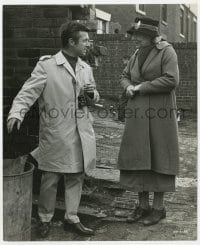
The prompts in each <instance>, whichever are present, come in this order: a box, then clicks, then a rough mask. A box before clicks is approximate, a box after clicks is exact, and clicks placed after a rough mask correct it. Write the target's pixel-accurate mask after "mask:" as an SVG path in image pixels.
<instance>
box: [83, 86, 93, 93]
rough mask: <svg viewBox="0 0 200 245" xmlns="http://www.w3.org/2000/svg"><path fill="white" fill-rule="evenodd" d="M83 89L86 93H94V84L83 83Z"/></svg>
mask: <svg viewBox="0 0 200 245" xmlns="http://www.w3.org/2000/svg"><path fill="white" fill-rule="evenodd" d="M83 89H84V91H85V92H86V93H94V89H95V86H94V85H93V84H85V85H84V87H83Z"/></svg>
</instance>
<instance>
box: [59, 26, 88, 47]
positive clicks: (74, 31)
mask: <svg viewBox="0 0 200 245" xmlns="http://www.w3.org/2000/svg"><path fill="white" fill-rule="evenodd" d="M79 31H85V32H89V31H90V29H89V28H87V27H86V26H85V25H83V24H81V23H78V22H75V21H71V22H68V23H64V24H62V26H61V27H60V36H61V42H62V46H63V47H66V46H67V45H68V42H69V38H72V39H73V40H74V42H75V43H77V42H78V40H79Z"/></svg>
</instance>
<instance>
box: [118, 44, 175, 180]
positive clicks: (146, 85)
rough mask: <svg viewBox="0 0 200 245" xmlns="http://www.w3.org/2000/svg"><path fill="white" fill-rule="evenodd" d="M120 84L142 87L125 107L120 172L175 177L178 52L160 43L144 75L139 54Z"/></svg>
mask: <svg viewBox="0 0 200 245" xmlns="http://www.w3.org/2000/svg"><path fill="white" fill-rule="evenodd" d="M120 83H121V85H122V86H123V88H124V89H126V88H127V86H128V85H130V84H133V85H137V84H141V87H140V92H139V93H136V94H135V96H134V97H133V98H132V99H129V100H128V104H127V107H126V124H125V130H124V135H123V138H122V142H121V147H120V152H119V158H118V168H119V169H121V170H154V171H156V172H159V173H163V174H171V175H176V174H177V173H178V162H179V150H178V135H177V134H178V133H177V120H176V112H177V107H176V97H175V87H176V86H177V85H178V83H179V71H178V63H177V55H176V53H175V50H174V49H173V47H172V46H171V45H170V44H169V43H167V42H166V41H161V42H159V43H157V44H156V46H155V47H154V48H153V49H152V50H151V52H150V54H149V55H148V57H147V59H146V61H145V63H144V64H143V66H142V69H141V72H140V71H139V69H138V58H137V51H136V52H135V54H134V55H133V56H132V57H131V59H130V61H129V63H128V65H127V67H126V68H125V70H124V72H123V74H122V77H121V80H120Z"/></svg>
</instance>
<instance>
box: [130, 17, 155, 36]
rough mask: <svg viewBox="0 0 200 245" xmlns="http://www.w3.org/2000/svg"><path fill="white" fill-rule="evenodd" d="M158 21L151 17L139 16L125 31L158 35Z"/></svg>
mask: <svg viewBox="0 0 200 245" xmlns="http://www.w3.org/2000/svg"><path fill="white" fill-rule="evenodd" d="M158 26H159V21H158V20H154V19H151V18H145V17H144V18H139V17H137V18H136V19H135V23H134V25H133V26H132V27H131V28H130V29H129V30H128V31H127V33H128V34H130V35H134V34H137V33H141V34H144V35H148V36H150V37H152V38H153V37H156V36H159V32H158Z"/></svg>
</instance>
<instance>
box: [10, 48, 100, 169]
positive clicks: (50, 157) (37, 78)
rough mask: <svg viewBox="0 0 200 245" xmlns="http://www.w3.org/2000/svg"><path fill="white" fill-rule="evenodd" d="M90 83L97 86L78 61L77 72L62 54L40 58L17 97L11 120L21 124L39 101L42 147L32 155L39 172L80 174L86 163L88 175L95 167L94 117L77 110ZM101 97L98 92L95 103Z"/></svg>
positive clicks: (88, 70) (87, 111) (81, 62)
mask: <svg viewBox="0 0 200 245" xmlns="http://www.w3.org/2000/svg"><path fill="white" fill-rule="evenodd" d="M87 83H92V84H95V81H94V78H93V73H92V69H91V67H90V66H89V65H88V64H86V63H85V62H84V61H82V60H81V59H80V58H78V61H77V64H76V72H74V70H73V69H72V67H71V66H70V64H69V63H68V61H67V60H66V59H65V57H64V56H63V54H62V52H61V51H60V52H58V53H57V54H55V55H53V56H43V57H41V58H40V60H39V61H38V63H37V65H36V67H35V68H34V70H33V72H32V74H31V77H30V78H29V79H28V80H27V81H26V82H25V84H24V85H23V87H22V89H21V90H20V91H19V93H18V94H17V96H16V97H15V99H14V101H13V104H12V107H11V110H10V112H9V115H8V119H10V118H12V117H15V118H18V119H19V120H21V121H23V118H24V116H25V114H26V112H27V111H28V110H29V109H30V107H31V106H32V105H33V103H34V102H35V101H36V100H37V99H38V104H39V113H40V115H39V116H40V120H39V121H40V122H39V146H38V147H37V148H36V149H35V150H34V151H32V152H31V154H32V156H33V157H34V158H35V159H36V160H37V162H38V168H39V169H41V170H44V171H50V172H61V173H73V172H79V170H80V169H81V166H80V164H82V165H83V164H84V169H83V170H84V171H85V172H86V173H87V172H88V171H89V170H90V169H92V168H94V167H95V163H96V143H95V134H94V130H93V127H92V123H93V118H92V115H91V114H90V112H89V110H88V107H87V106H84V107H83V108H82V109H78V95H79V94H80V93H81V91H82V88H83V85H84V84H87ZM98 98H99V94H98V92H97V90H96V89H95V92H94V100H95V101H97V100H98ZM81 159H82V162H83V163H80V161H81ZM82 168H83V166H82Z"/></svg>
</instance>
